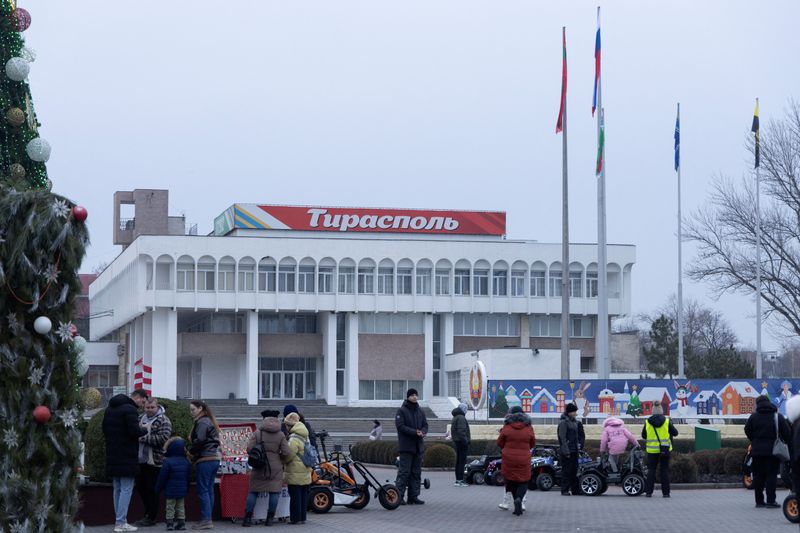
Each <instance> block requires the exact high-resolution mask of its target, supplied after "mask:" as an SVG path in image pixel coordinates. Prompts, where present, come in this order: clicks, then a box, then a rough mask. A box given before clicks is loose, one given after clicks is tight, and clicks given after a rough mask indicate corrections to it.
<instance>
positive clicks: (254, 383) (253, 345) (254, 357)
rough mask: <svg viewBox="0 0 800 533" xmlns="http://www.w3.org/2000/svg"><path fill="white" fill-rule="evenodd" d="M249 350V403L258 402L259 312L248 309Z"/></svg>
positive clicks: (247, 372) (247, 373)
mask: <svg viewBox="0 0 800 533" xmlns="http://www.w3.org/2000/svg"><path fill="white" fill-rule="evenodd" d="M246 330H247V341H246V342H247V351H246V355H245V371H244V376H245V393H246V394H247V403H248V405H256V404H258V385H259V383H258V379H259V373H258V313H257V312H255V311H252V310H251V311H247V326H246Z"/></svg>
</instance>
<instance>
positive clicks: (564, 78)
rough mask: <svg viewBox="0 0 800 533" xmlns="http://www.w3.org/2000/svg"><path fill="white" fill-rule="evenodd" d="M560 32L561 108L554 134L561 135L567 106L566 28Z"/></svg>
mask: <svg viewBox="0 0 800 533" xmlns="http://www.w3.org/2000/svg"><path fill="white" fill-rule="evenodd" d="M561 31H562V38H563V45H564V53H563V60H562V63H561V107H560V108H559V110H558V120H557V121H556V133H561V132H562V131H563V130H564V108H565V107H566V106H567V28H562V29H561Z"/></svg>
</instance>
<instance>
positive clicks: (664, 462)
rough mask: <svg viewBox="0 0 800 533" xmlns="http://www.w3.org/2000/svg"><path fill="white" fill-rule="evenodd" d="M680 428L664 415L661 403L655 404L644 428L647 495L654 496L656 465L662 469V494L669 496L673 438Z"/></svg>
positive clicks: (645, 487)
mask: <svg viewBox="0 0 800 533" xmlns="http://www.w3.org/2000/svg"><path fill="white" fill-rule="evenodd" d="M677 436H678V430H677V429H675V426H673V425H672V421H671V420H670V419H669V417H667V416H664V409H663V407H661V404H660V403H656V404H653V411H652V415H651V416H650V418H648V419H647V420H646V421H645V423H644V427H643V428H642V438H643V439H644V449H645V452H647V480H646V482H645V484H644V493H645V496H647V497H648V498H650V497H651V496H653V488H654V487H655V484H656V466H658V467H659V469H660V470H661V494H663V495H664V497H665V498H669V458H670V455H671V452H672V438H673V437H677Z"/></svg>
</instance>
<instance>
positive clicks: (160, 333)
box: [145, 309, 178, 400]
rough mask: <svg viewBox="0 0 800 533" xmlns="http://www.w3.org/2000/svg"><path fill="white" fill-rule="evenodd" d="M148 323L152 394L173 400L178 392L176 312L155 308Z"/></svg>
mask: <svg viewBox="0 0 800 533" xmlns="http://www.w3.org/2000/svg"><path fill="white" fill-rule="evenodd" d="M150 324H151V327H150V328H149V329H150V343H149V344H150V350H151V351H150V361H151V365H150V366H151V367H152V385H151V387H150V388H151V390H152V394H153V396H158V397H160V398H168V399H170V400H174V399H175V398H176V396H177V394H178V312H177V311H174V310H172V309H156V310H155V311H152V312H151V313H150ZM145 388H146V387H145Z"/></svg>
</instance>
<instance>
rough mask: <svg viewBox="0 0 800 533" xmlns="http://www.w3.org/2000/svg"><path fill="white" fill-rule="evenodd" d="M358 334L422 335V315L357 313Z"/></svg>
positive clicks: (423, 325)
mask: <svg viewBox="0 0 800 533" xmlns="http://www.w3.org/2000/svg"><path fill="white" fill-rule="evenodd" d="M358 317H359V318H358V332H359V333H367V334H393V335H422V334H423V333H425V323H424V320H425V317H424V315H423V314H422V313H359V315H358Z"/></svg>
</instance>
